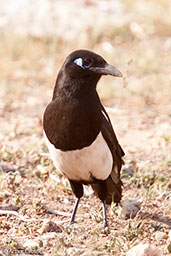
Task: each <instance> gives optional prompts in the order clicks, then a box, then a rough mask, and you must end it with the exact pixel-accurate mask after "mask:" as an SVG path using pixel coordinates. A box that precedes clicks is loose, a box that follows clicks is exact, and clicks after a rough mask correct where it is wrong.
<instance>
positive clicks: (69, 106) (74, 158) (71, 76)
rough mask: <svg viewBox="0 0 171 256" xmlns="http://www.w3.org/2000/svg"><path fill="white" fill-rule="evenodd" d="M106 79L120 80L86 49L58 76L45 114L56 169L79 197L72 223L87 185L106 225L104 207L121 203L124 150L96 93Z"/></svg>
mask: <svg viewBox="0 0 171 256" xmlns="http://www.w3.org/2000/svg"><path fill="white" fill-rule="evenodd" d="M102 75H111V76H116V77H122V74H121V72H120V71H119V70H118V69H117V68H115V67H114V66H112V65H109V64H108V63H107V62H106V61H105V60H104V59H103V58H102V57H101V56H100V55H98V54H96V53H94V52H91V51H88V50H77V51H74V52H72V53H71V54H70V55H68V57H67V58H66V60H65V61H64V63H63V65H62V67H61V69H60V71H59V73H58V76H57V79H56V84H55V88H54V91H53V97H52V100H51V102H50V103H49V104H48V106H47V107H46V109H45V112H44V117H43V129H44V135H45V140H46V143H47V146H48V149H49V152H50V155H51V158H52V160H53V163H54V166H55V167H56V168H57V169H58V170H59V171H61V172H62V174H63V175H64V176H66V177H67V178H68V180H69V182H70V185H71V188H72V191H73V193H74V194H75V196H76V201H75V205H74V209H73V212H72V215H71V220H70V224H72V223H73V222H74V220H75V215H76V211H77V208H78V204H79V201H80V198H81V197H82V196H83V185H88V184H90V185H91V186H92V188H93V190H94V192H95V194H96V195H97V196H98V197H99V199H100V200H101V201H102V209H103V216H104V226H105V227H107V226H108V222H107V216H106V204H111V202H112V201H114V202H115V203H116V204H118V203H119V202H120V200H121V194H122V182H121V179H120V170H121V167H122V165H123V164H124V161H123V159H122V157H123V156H124V151H123V149H122V148H121V146H120V144H119V143H118V140H117V138H116V135H115V132H114V130H113V127H112V124H111V121H110V118H109V116H108V114H107V112H106V110H105V108H104V107H103V105H102V103H101V101H100V98H99V96H98V94H97V91H96V85H97V83H98V81H99V79H100V78H101V76H102Z"/></svg>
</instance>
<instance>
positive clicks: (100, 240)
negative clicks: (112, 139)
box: [0, 0, 171, 256]
mask: <svg viewBox="0 0 171 256" xmlns="http://www.w3.org/2000/svg"><path fill="white" fill-rule="evenodd" d="M6 2H8V1H6ZM9 2H10V1H9ZM20 2H21V1H17V4H18V5H17V7H16V9H15V8H14V7H13V8H14V9H15V11H17V10H19V9H17V8H19V7H18V6H19V4H20ZM43 2H44V3H46V4H47V3H49V2H48V1H43ZM64 2H65V6H63V7H66V9H65V8H63V9H62V13H61V12H60V16H57V18H56V19H54V12H55V11H54V10H53V11H54V12H52V6H51V9H50V10H51V12H50V14H49V19H50V18H51V15H52V17H53V19H54V20H53V19H52V21H54V22H57V23H58V18H59V17H60V22H61V23H60V29H57V28H56V27H55V33H54V34H53V31H51V30H50V29H48V27H46V29H45V31H44V30H43V28H45V26H43V25H42V27H41V28H39V27H38V28H37V27H36V25H35V24H38V21H37V20H34V18H33V17H34V15H35V13H34V12H33V13H34V15H33V17H32V19H31V18H30V20H31V25H30V26H28V31H27V29H26V28H25V27H23V26H25V23H24V22H28V20H29V18H28V20H27V19H26V17H27V15H25V16H22V15H21V17H19V16H20V15H19V16H18V19H21V20H17V19H16V18H14V17H13V13H12V11H11V12H10V11H9V12H8V10H9V9H10V8H8V6H7V3H6V5H2V6H1V7H0V13H1V19H0V24H1V31H0V32H1V33H0V39H1V40H0V57H1V62H0V123H1V125H0V141H1V143H0V253H1V255H5V254H6V255H12V254H14V252H15V254H17V253H18V255H19V254H34V255H36V254H37V255H38V254H42V253H43V255H61V256H63V255H93V256H95V255H116V256H117V255H118V256H119V255H121V256H122V255H126V252H127V251H128V250H129V249H130V248H132V247H133V246H135V245H137V244H139V243H150V244H152V245H154V246H156V247H157V248H158V249H159V250H160V255H169V250H168V248H167V247H168V245H169V243H170V241H169V231H170V228H171V202H170V191H171V184H170V180H171V172H170V171H171V129H170V127H171V103H170V102H171V72H170V70H171V34H170V30H169V26H170V19H169V10H171V9H170V8H171V6H170V1H158V3H157V4H156V2H155V1H152V0H150V1H145V0H143V1H128V0H127V1H116V3H117V4H116V3H115V4H114V1H109V2H107V1H99V2H100V4H99V3H98V2H97V1H95V0H94V1H83V2H81V1H64ZM30 3H32V2H30ZM46 4H44V5H42V10H44V12H46V8H49V7H47V5H46ZM53 4H54V6H56V9H55V10H56V13H58V12H57V7H61V6H62V3H61V1H59V3H58V1H53ZM58 4H59V6H58ZM75 4H77V6H78V7H79V8H80V13H79V12H78V9H77V8H75ZM4 6H5V7H4ZM49 6H50V5H49ZM54 6H53V7H54ZM31 7H32V9H34V10H35V9H36V6H35V5H34V3H32V4H31ZM31 7H30V8H31ZM33 7H34V8H33ZM112 8H113V9H112ZM32 9H29V10H32ZM76 9H77V10H76ZM115 9H116V11H115ZM83 10H84V12H83ZM154 10H155V11H154ZM39 12H40V10H38V13H39ZM42 12H43V11H42ZM44 12H43V14H44ZM97 12H98V13H100V14H101V20H100V19H98V18H97V20H96V22H97V24H95V25H96V29H95V28H94V26H93V23H91V22H90V21H92V13H94V15H95V17H97V16H96V15H97ZM83 13H84V14H83ZM2 14H3V15H2ZM43 14H42V16H43V17H44V15H43ZM68 14H72V16H68ZM74 14H77V15H84V17H85V18H86V20H87V19H88V18H89V17H90V18H91V19H90V20H89V19H88V25H87V23H86V22H85V21H82V23H81V22H80V24H79V26H78V24H77V23H78V22H77V19H76V20H75V19H74V17H75V16H74ZM140 14H141V15H140ZM166 14H167V15H166ZM10 15H11V16H10ZM30 15H31V14H30ZM2 17H3V19H2ZM23 17H25V21H24V20H22V19H23ZM28 17H30V16H28ZM40 17H41V15H40V16H39V18H40ZM69 17H72V24H71V25H70V30H69V29H68V30H66V33H68V34H67V37H64V36H63V33H62V32H61V30H62V29H65V26H66V21H68V22H69ZM76 17H77V18H78V17H79V16H76ZM80 17H81V16H80ZM107 17H108V19H107ZM118 17H120V18H118ZM114 18H115V19H114ZM13 19H14V22H16V31H15V26H14V24H15V23H14V22H13ZM42 19H43V18H42ZM67 19H68V20H67ZM106 19H107V21H106ZM40 20H41V18H40ZM40 20H39V22H40ZM2 21H3V22H4V23H3V22H2ZM5 21H6V22H5ZM9 21H10V22H11V23H10V22H9ZM116 21H117V22H116ZM34 22H35V23H34ZM46 22H47V21H46ZM106 22H108V25H106ZM57 23H56V24H57ZM90 23H91V24H90ZM10 24H11V26H10ZM18 24H20V25H21V26H20V29H19V25H18ZM22 24H24V25H22ZM29 24H30V23H29ZM40 24H42V23H41V22H40ZM47 24H49V23H47ZM50 24H51V23H50ZM34 25H35V26H34ZM49 26H50V25H49ZM110 26H111V27H112V29H111V30H110V29H109V27H110ZM50 27H51V26H50ZM32 28H34V30H32ZM35 28H36V29H35ZM17 29H18V30H17ZM23 29H24V32H25V33H23ZM81 29H84V31H85V35H84V36H82V34H81V35H80V34H79V33H80V30H81ZM47 30H48V31H51V34H50V35H49V34H48V35H47V34H46V31H47ZM35 31H36V32H37V31H39V33H38V34H35ZM26 32H27V33H26ZM57 32H58V34H56V33H57ZM71 32H72V33H71ZM61 33H62V35H61ZM70 33H71V36H70ZM79 35H80V36H79ZM74 38H77V42H73V39H74ZM90 39H91V40H90ZM90 41H91V42H90ZM76 48H88V49H91V50H94V51H96V52H97V53H99V54H101V55H102V56H104V58H105V59H106V60H107V61H108V62H109V63H111V64H113V65H115V66H117V67H118V68H119V69H120V70H121V71H122V72H123V73H124V78H123V79H114V78H108V77H104V78H102V79H101V81H100V83H99V85H98V92H99V95H100V97H101V100H102V102H103V103H104V105H105V106H106V109H107V111H108V113H109V115H110V117H111V120H112V123H113V125H114V129H115V131H116V133H117V136H118V139H119V142H120V144H121V145H122V147H123V149H124V151H125V159H124V160H125V163H126V164H125V166H124V167H123V170H122V174H121V175H122V181H123V184H124V187H123V199H122V200H125V199H129V200H136V201H138V202H139V204H140V205H141V209H140V211H139V212H138V214H137V215H136V217H135V218H133V219H124V218H123V215H122V207H121V206H118V207H116V206H115V205H114V204H112V206H110V207H108V209H107V215H108V219H109V226H110V232H109V230H104V228H103V221H102V210H101V203H100V201H99V200H98V199H96V197H95V196H94V195H93V194H92V191H91V189H90V188H89V187H85V193H84V197H83V198H82V199H81V202H80V207H79V209H78V215H77V217H76V223H75V224H74V225H73V226H71V227H69V226H68V222H69V219H70V215H71V212H72V209H73V204H74V200H75V198H74V196H73V194H72V191H71V189H70V186H69V183H68V181H67V180H66V179H65V178H64V177H63V176H62V175H61V174H60V173H59V172H58V170H55V168H54V167H53V164H52V162H51V160H50V158H49V154H48V151H47V148H46V145H45V141H44V138H43V135H42V115H43V112H44V109H45V107H46V105H47V103H48V102H49V101H50V98H51V96H52V90H53V86H54V83H55V79H56V75H57V71H58V69H59V68H60V66H61V64H62V61H64V59H65V57H66V55H67V54H69V53H70V52H71V51H72V50H74V49H76ZM50 221H52V222H50ZM10 250H11V251H10ZM17 250H18V251H17ZM22 250H23V251H22Z"/></svg>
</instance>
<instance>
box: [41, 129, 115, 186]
mask: <svg viewBox="0 0 171 256" xmlns="http://www.w3.org/2000/svg"><path fill="white" fill-rule="evenodd" d="M44 135H45V133H44ZM45 139H46V143H47V146H48V149H49V152H50V155H51V158H52V160H53V163H54V165H55V167H56V168H57V170H59V171H61V172H62V173H63V174H64V175H65V176H66V177H67V178H68V179H71V180H84V181H91V180H92V177H95V178H96V179H99V180H105V179H107V177H108V176H109V174H110V173H111V170H112V164H113V159H112V154H111V152H110V150H109V148H108V145H107V143H106V142H105V140H104V138H103V136H102V134H101V133H99V135H98V136H97V138H96V140H95V141H94V142H93V143H92V144H91V145H90V146H88V147H85V148H83V149H81V150H72V151H66V152H64V151H61V150H59V149H56V148H55V147H54V145H53V144H51V143H50V141H49V140H48V138H47V136H46V135H45Z"/></svg>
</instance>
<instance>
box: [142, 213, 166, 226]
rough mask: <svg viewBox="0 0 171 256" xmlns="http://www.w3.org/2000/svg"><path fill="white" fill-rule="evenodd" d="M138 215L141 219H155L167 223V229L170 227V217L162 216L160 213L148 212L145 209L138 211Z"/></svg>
mask: <svg viewBox="0 0 171 256" xmlns="http://www.w3.org/2000/svg"><path fill="white" fill-rule="evenodd" d="M138 215H139V217H141V218H142V219H151V220H154V221H157V222H159V223H163V224H165V225H167V228H168V229H171V218H169V217H166V216H163V215H161V214H156V213H153V214H152V213H149V212H146V211H140V212H139V214H138Z"/></svg>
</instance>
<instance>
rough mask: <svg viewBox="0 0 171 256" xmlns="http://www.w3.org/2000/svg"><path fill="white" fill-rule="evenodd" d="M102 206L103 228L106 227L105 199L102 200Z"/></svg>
mask: <svg viewBox="0 0 171 256" xmlns="http://www.w3.org/2000/svg"><path fill="white" fill-rule="evenodd" d="M102 207H103V218H104V228H106V227H108V222H107V215H106V202H105V200H102Z"/></svg>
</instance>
